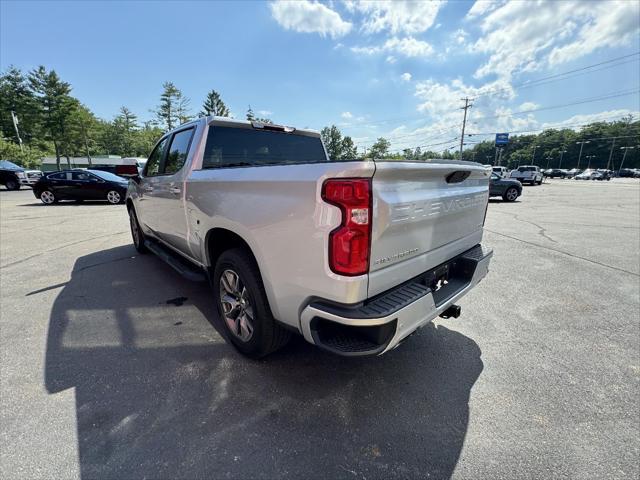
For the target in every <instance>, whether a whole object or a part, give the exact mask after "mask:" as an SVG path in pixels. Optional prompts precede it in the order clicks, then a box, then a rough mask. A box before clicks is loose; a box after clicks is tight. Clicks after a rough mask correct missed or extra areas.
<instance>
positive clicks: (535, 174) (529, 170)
mask: <svg viewBox="0 0 640 480" xmlns="http://www.w3.org/2000/svg"><path fill="white" fill-rule="evenodd" d="M511 178H513V179H515V180H518V181H519V182H520V183H530V184H531V185H535V184H538V185H541V184H542V180H543V176H542V172H541V171H540V167H538V166H537V165H522V166H521V167H518V168H517V169H516V170H513V171H512V172H511Z"/></svg>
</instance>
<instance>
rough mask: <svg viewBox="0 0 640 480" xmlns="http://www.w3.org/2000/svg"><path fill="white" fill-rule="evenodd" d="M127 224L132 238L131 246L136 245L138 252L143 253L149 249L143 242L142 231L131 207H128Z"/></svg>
mask: <svg viewBox="0 0 640 480" xmlns="http://www.w3.org/2000/svg"><path fill="white" fill-rule="evenodd" d="M129 226H130V227H131V239H132V240H133V246H134V247H136V250H137V251H138V253H142V254H145V253H147V252H148V251H149V250H148V249H147V247H146V245H145V244H144V233H142V229H141V228H140V224H139V223H138V217H137V216H136V212H135V210H134V209H133V207H130V208H129Z"/></svg>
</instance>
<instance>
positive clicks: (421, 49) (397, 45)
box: [351, 37, 433, 63]
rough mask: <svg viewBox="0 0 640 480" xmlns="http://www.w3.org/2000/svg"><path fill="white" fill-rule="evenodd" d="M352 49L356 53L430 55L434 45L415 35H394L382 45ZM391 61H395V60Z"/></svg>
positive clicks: (409, 55)
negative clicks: (418, 38)
mask: <svg viewBox="0 0 640 480" xmlns="http://www.w3.org/2000/svg"><path fill="white" fill-rule="evenodd" d="M351 51H352V52H354V53H361V54H365V55H374V54H377V53H383V52H385V53H396V54H398V55H404V56H405V57H428V56H430V55H431V54H432V53H433V47H432V46H431V45H430V44H429V43H427V42H424V41H422V40H417V39H415V38H413V37H405V38H398V37H392V38H389V39H388V40H387V41H386V42H384V43H383V44H382V45H373V46H369V47H351ZM387 60H388V57H387ZM394 61H395V59H394ZM390 63H393V61H392V62H390Z"/></svg>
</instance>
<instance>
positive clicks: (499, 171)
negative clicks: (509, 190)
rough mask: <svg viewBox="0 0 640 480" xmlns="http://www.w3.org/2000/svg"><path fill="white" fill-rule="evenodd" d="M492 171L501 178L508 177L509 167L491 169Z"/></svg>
mask: <svg viewBox="0 0 640 480" xmlns="http://www.w3.org/2000/svg"><path fill="white" fill-rule="evenodd" d="M491 171H492V172H493V173H495V174H497V175H500V176H501V177H506V176H507V172H508V170H507V167H491Z"/></svg>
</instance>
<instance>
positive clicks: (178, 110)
mask: <svg viewBox="0 0 640 480" xmlns="http://www.w3.org/2000/svg"><path fill="white" fill-rule="evenodd" d="M162 88H163V89H164V90H163V92H162V95H160V105H158V108H157V109H156V110H155V111H154V113H155V114H156V119H157V121H158V123H159V124H160V125H161V126H163V127H164V128H165V130H172V129H173V128H174V127H177V126H178V125H180V124H181V123H185V122H188V121H189V120H191V118H192V116H191V115H189V103H190V100H189V99H188V98H187V97H185V96H184V95H183V93H182V92H181V91H180V90H179V89H178V88H177V87H176V86H175V85H174V84H173V83H172V82H164V83H163V84H162Z"/></svg>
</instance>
